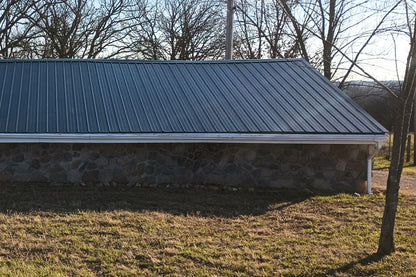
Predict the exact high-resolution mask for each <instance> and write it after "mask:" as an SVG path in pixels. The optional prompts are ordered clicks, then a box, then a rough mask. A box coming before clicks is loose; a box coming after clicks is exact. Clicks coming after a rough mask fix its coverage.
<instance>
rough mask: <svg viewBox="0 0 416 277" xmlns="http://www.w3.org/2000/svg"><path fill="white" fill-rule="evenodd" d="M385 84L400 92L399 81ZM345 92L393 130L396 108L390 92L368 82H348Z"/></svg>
mask: <svg viewBox="0 0 416 277" xmlns="http://www.w3.org/2000/svg"><path fill="white" fill-rule="evenodd" d="M383 84H384V85H386V86H387V87H389V88H390V89H391V90H393V91H394V92H396V93H398V92H399V91H400V83H399V82H398V81H385V82H383ZM343 90H344V92H345V93H346V94H347V95H349V96H350V97H351V98H352V99H353V100H354V101H355V102H356V103H357V104H358V105H360V106H361V107H363V108H364V109H365V110H366V111H367V112H368V113H369V114H371V115H372V116H373V117H374V118H375V119H376V120H377V121H378V122H380V123H381V124H382V125H383V126H384V127H385V128H387V129H389V130H391V127H392V124H393V116H394V111H395V110H396V108H395V103H394V101H393V96H391V94H390V93H389V92H387V91H386V90H385V89H384V88H382V87H381V86H379V85H377V84H376V83H375V82H368V81H354V82H348V83H347V84H346V85H345V87H344V89H343ZM412 126H413V125H412Z"/></svg>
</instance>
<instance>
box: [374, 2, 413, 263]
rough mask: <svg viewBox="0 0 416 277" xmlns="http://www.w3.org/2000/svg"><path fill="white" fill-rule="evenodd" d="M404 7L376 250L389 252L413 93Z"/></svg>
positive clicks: (392, 247)
mask: <svg viewBox="0 0 416 277" xmlns="http://www.w3.org/2000/svg"><path fill="white" fill-rule="evenodd" d="M404 3H405V10H406V12H405V13H406V16H407V23H408V24H407V30H408V34H409V37H410V50H409V54H408V58H407V64H406V71H405V78H404V81H403V86H402V90H401V93H400V94H399V97H398V106H399V108H398V113H397V114H396V118H395V121H394V128H393V133H394V139H393V152H392V157H391V164H390V168H389V176H388V179H387V191H386V204H385V208H384V214H383V222H382V225H381V233H380V240H379V246H378V251H377V253H378V254H380V255H385V254H389V253H391V252H393V251H395V244H394V226H395V219H396V213H397V205H398V201H399V189H400V178H401V174H402V171H403V163H404V156H405V148H406V139H407V134H408V132H409V127H410V119H411V115H412V110H413V105H414V102H415V95H416V20H415V11H414V10H412V11H409V9H410V8H409V5H408V2H407V1H404Z"/></svg>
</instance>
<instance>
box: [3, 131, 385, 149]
mask: <svg viewBox="0 0 416 277" xmlns="http://www.w3.org/2000/svg"><path fill="white" fill-rule="evenodd" d="M386 140H387V134H384V133H381V134H247V133H133V134H37V133H33V134H28V133H19V134H17V133H1V134H0V143H267V144H376V145H378V146H381V145H382V144H384V143H385V142H386Z"/></svg>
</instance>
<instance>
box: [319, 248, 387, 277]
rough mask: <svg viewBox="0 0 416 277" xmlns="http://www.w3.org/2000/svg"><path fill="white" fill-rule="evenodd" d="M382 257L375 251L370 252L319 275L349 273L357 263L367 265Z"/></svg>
mask: <svg viewBox="0 0 416 277" xmlns="http://www.w3.org/2000/svg"><path fill="white" fill-rule="evenodd" d="M383 257H384V256H383V255H379V254H377V253H374V254H370V255H368V256H367V257H365V258H362V259H360V260H358V261H353V262H350V263H348V264H346V265H343V266H341V267H339V268H335V269H330V270H328V271H327V272H326V273H324V274H322V275H320V276H330V275H335V274H337V273H349V272H350V271H351V270H352V269H353V268H354V267H355V266H357V265H369V264H372V263H377V262H379V261H380V260H381V259H382V258H383ZM373 274H376V272H374V273H373Z"/></svg>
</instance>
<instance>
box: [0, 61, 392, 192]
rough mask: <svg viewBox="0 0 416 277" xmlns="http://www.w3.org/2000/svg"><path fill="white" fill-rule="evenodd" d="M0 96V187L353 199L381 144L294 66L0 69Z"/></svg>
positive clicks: (339, 95) (31, 65) (99, 64)
mask: <svg viewBox="0 0 416 277" xmlns="http://www.w3.org/2000/svg"><path fill="white" fill-rule="evenodd" d="M0 86H1V90H0V183H62V184H65V183H86V184H96V183H111V182H114V183H120V184H127V183H130V184H143V185H146V184H147V185H153V184H156V185H157V184H160V185H165V184H172V185H173V184H179V185H187V184H190V185H213V186H236V187H273V188H283V187H284V188H314V189H325V190H333V191H363V190H365V183H366V182H371V160H372V158H373V156H374V154H375V151H376V150H377V149H378V148H379V147H380V146H381V145H382V144H383V142H384V141H385V139H386V133H387V131H386V130H385V129H384V128H383V127H382V126H381V125H380V124H378V123H377V122H376V121H375V120H374V119H372V118H371V117H370V116H369V115H368V114H367V113H366V112H365V111H363V110H362V109H361V108H360V107H359V106H357V105H356V104H355V103H354V102H353V101H352V100H351V99H349V98H348V97H347V96H346V95H344V93H343V92H341V91H340V90H339V89H337V88H336V87H335V86H334V85H333V84H331V83H330V82H329V81H328V80H326V79H325V78H324V77H323V76H322V75H321V74H320V73H319V72H317V71H316V70H315V69H313V68H312V67H311V66H310V65H309V64H308V63H306V62H305V61H304V60H302V59H284V60H246V61H204V62H189V61H121V60H0ZM369 173H370V174H369Z"/></svg>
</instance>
